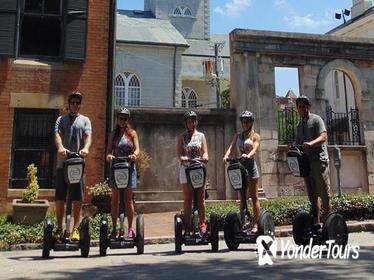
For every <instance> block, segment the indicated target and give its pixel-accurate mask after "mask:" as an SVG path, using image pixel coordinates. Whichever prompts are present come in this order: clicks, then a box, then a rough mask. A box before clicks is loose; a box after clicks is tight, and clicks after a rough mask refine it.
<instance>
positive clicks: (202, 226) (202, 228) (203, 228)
mask: <svg viewBox="0 0 374 280" xmlns="http://www.w3.org/2000/svg"><path fill="white" fill-rule="evenodd" d="M199 228H200V233H201V234H205V233H206V224H205V223H202V224H200V226H199Z"/></svg>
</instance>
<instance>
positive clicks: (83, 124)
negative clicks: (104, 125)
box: [55, 114, 92, 168]
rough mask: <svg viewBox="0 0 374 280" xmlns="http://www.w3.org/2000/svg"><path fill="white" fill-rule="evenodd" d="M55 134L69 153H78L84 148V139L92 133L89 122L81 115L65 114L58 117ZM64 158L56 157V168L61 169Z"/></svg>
mask: <svg viewBox="0 0 374 280" xmlns="http://www.w3.org/2000/svg"><path fill="white" fill-rule="evenodd" d="M55 132H58V133H59V134H60V137H61V140H62V145H63V146H64V147H65V149H68V150H69V151H71V152H79V151H80V150H81V149H83V147H84V144H85V143H84V137H85V135H87V134H90V133H91V132H92V128H91V121H90V119H89V118H88V117H86V116H83V115H78V116H71V115H70V114H66V115H64V116H60V117H58V119H57V120H56V124H55ZM64 160H65V158H64V157H61V156H57V168H62V163H63V162H64Z"/></svg>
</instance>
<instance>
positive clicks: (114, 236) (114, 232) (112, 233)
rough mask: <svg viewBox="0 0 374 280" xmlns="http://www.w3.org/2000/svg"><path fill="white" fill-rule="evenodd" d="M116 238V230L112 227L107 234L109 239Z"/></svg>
mask: <svg viewBox="0 0 374 280" xmlns="http://www.w3.org/2000/svg"><path fill="white" fill-rule="evenodd" d="M116 239H117V230H116V229H115V228H114V229H113V230H112V232H111V233H110V235H109V240H116Z"/></svg>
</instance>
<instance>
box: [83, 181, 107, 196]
mask: <svg viewBox="0 0 374 280" xmlns="http://www.w3.org/2000/svg"><path fill="white" fill-rule="evenodd" d="M86 188H87V190H88V194H89V195H92V196H100V195H111V194H112V189H111V188H110V187H109V185H108V182H107V181H104V182H99V183H96V184H94V185H93V186H89V187H86Z"/></svg>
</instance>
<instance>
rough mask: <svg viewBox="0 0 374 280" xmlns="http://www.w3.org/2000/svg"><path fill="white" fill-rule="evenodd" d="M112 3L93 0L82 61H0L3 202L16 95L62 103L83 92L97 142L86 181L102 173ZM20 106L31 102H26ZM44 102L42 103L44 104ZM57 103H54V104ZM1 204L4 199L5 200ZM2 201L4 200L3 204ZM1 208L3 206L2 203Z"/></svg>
mask: <svg viewBox="0 0 374 280" xmlns="http://www.w3.org/2000/svg"><path fill="white" fill-rule="evenodd" d="M109 2H110V1H90V2H89V20H88V36H87V57H86V62H85V63H83V64H80V63H73V64H63V63H51V62H48V61H43V62H37V61H30V60H17V61H14V60H12V59H1V60H0V131H1V137H0V149H1V153H0V199H1V203H2V204H4V201H6V198H7V190H8V186H9V177H10V158H11V148H12V132H13V130H12V129H13V116H14V108H13V107H11V106H10V100H11V96H14V95H15V94H20V93H21V94H30V95H35V98H38V96H39V95H44V94H48V96H51V97H52V96H53V95H63V97H64V98H63V99H64V104H62V103H60V104H59V105H58V106H57V108H58V109H60V112H63V107H64V106H66V103H67V100H66V99H67V95H68V94H69V92H71V91H72V90H79V91H80V92H82V94H83V96H84V99H83V103H82V108H81V113H82V114H84V115H87V116H88V117H89V118H90V119H91V122H92V126H93V145H92V148H91V151H90V154H89V157H88V160H87V165H86V168H87V169H86V181H87V184H92V183H94V182H96V181H98V180H102V178H103V169H104V168H103V162H104V150H105V147H104V145H105V122H106V95H107V64H108V39H109ZM19 106H20V107H30V106H27V103H24V102H23V103H22V102H21V105H19ZM42 107H43V106H39V108H42ZM55 108H56V106H55ZM1 203H0V204H1ZM3 206H4V205H3ZM0 210H1V207H0Z"/></svg>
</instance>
